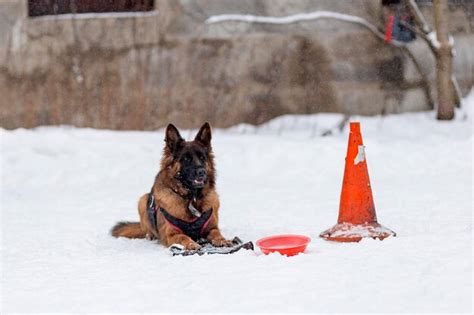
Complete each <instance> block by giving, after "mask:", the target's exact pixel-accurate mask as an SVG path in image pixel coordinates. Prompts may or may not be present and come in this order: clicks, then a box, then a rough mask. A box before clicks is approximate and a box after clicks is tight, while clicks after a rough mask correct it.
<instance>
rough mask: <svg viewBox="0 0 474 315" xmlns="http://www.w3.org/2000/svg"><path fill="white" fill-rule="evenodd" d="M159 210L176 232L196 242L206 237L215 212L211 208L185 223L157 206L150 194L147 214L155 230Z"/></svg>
mask: <svg viewBox="0 0 474 315" xmlns="http://www.w3.org/2000/svg"><path fill="white" fill-rule="evenodd" d="M157 209H160V213H161V214H162V215H163V218H164V219H165V221H166V222H168V223H169V224H171V225H172V226H173V227H174V228H175V229H176V230H178V231H180V232H182V233H183V234H185V235H187V236H189V237H190V238H192V239H193V240H194V241H196V240H198V239H200V238H201V237H203V236H204V232H205V230H206V227H207V226H208V224H209V222H210V220H211V217H212V212H213V211H212V208H211V209H209V210H207V211H206V212H203V213H202V214H201V216H200V217H197V218H195V219H194V220H192V221H184V220H181V219H178V218H176V217H174V216H172V215H171V214H169V213H168V211H166V210H165V209H164V208H162V207H160V206H157V205H156V203H155V198H154V197H153V195H152V194H151V193H150V194H149V195H148V202H147V213H148V218H149V220H150V223H151V225H152V227H153V229H154V230H156V229H157V222H156V214H157Z"/></svg>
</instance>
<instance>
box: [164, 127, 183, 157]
mask: <svg viewBox="0 0 474 315" xmlns="http://www.w3.org/2000/svg"><path fill="white" fill-rule="evenodd" d="M165 142H166V146H167V147H168V148H169V149H170V151H171V153H173V152H175V151H176V150H177V149H178V148H179V147H180V146H181V145H182V144H183V142H184V139H183V138H182V137H181V135H180V134H179V131H178V128H176V127H175V126H174V125H173V124H169V125H168V127H166V137H165Z"/></svg>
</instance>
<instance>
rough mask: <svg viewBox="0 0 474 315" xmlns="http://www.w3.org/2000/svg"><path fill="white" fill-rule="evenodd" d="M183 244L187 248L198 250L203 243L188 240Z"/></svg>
mask: <svg viewBox="0 0 474 315" xmlns="http://www.w3.org/2000/svg"><path fill="white" fill-rule="evenodd" d="M183 246H184V249H186V250H198V249H200V248H201V245H199V244H198V243H196V242H193V241H190V242H186V243H185V244H183Z"/></svg>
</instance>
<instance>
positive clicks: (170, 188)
mask: <svg viewBox="0 0 474 315" xmlns="http://www.w3.org/2000/svg"><path fill="white" fill-rule="evenodd" d="M174 133H177V135H178V136H179V132H178V131H177V129H176V128H175V127H174V126H173V125H169V126H168V128H167V129H166V138H165V141H166V145H165V148H164V151H163V157H162V160H161V170H160V172H159V173H158V175H157V176H156V178H155V182H154V184H153V188H152V190H151V193H153V196H154V198H155V201H156V202H157V204H158V205H159V206H160V207H162V208H164V209H166V211H168V212H169V213H170V214H171V215H172V216H174V217H176V218H178V219H181V220H187V221H190V220H191V219H193V218H194V217H193V215H192V214H191V213H190V212H189V210H188V205H189V202H190V200H189V199H188V198H187V196H188V194H189V191H188V189H187V188H186V187H185V186H184V185H183V184H182V183H181V182H180V181H179V180H177V179H176V177H177V173H178V172H179V171H180V168H181V164H180V162H179V160H177V159H176V158H175V157H174V155H173V152H172V151H173V147H174V146H175V145H176V141H180V145H181V146H183V145H184V146H188V147H189V148H192V146H198V145H201V146H202V145H205V146H206V147H207V150H208V159H207V161H206V171H207V175H208V180H207V181H206V183H205V186H204V188H202V194H201V196H202V197H201V198H200V199H197V201H196V203H195V204H194V206H195V207H196V208H197V209H199V210H200V211H206V210H208V209H210V208H212V210H213V214H212V217H211V219H210V222H209V224H208V225H207V228H206V230H205V231H204V235H206V238H207V239H208V240H209V241H210V242H211V243H212V244H213V245H214V246H231V245H232V242H231V241H228V240H226V239H225V238H224V237H223V236H222V234H221V233H220V231H219V228H218V221H219V216H218V211H219V196H218V195H217V192H216V190H215V170H214V156H213V153H212V147H211V143H210V140H211V129H210V127H209V124H207V123H206V124H204V125H203V126H202V127H201V129H200V130H199V132H198V134H197V136H196V138H195V140H194V141H184V140H182V139H176V135H175V134H174ZM179 138H180V136H179ZM148 195H149V194H145V195H143V196H142V197H140V199H139V201H138V213H139V215H140V223H133V222H119V223H118V224H117V225H115V226H114V227H113V228H112V231H111V233H112V235H113V236H115V237H120V236H123V237H128V238H145V237H146V238H149V239H158V240H160V241H161V242H162V243H163V244H164V245H166V246H170V245H171V244H181V245H183V246H184V247H185V248H186V249H198V248H199V247H200V245H199V244H197V243H196V242H195V241H193V240H192V239H191V238H190V237H188V236H187V235H185V234H183V233H180V232H179V231H177V230H176V229H175V228H173V227H172V226H171V225H170V224H169V223H167V222H166V221H165V220H164V219H163V217H162V215H161V214H159V213H157V222H158V228H157V229H156V230H155V229H153V227H152V225H151V223H150V220H149V218H148V213H147V200H148Z"/></svg>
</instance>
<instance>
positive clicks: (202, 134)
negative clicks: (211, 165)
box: [194, 123, 212, 147]
mask: <svg viewBox="0 0 474 315" xmlns="http://www.w3.org/2000/svg"><path fill="white" fill-rule="evenodd" d="M211 139H212V135H211V126H209V123H205V124H204V125H202V127H201V129H199V132H198V133H197V135H196V138H194V141H198V142H200V143H202V144H204V145H205V146H206V147H209V146H211Z"/></svg>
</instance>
